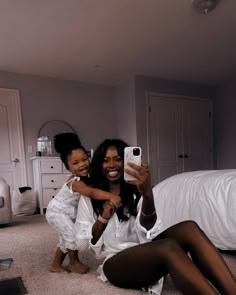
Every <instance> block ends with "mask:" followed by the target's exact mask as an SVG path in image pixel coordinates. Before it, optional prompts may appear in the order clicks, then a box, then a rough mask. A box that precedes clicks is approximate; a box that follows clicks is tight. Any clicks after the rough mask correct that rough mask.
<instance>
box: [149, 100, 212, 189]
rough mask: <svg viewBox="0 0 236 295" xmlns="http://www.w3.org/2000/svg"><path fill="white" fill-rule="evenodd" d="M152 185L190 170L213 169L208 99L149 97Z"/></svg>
mask: <svg viewBox="0 0 236 295" xmlns="http://www.w3.org/2000/svg"><path fill="white" fill-rule="evenodd" d="M148 103H149V122H148V126H149V128H148V144H149V162H150V166H151V175H152V184H153V185H155V184H157V183H158V182H160V181H162V180H164V179H166V178H168V177H170V176H172V175H175V174H179V173H182V172H186V171H194V170H206V169H212V150H211V143H212V142H211V141H212V136H211V132H212V131H211V116H210V114H211V104H210V101H208V100H201V99H182V98H169V97H159V96H155V95H152V96H149V97H148Z"/></svg>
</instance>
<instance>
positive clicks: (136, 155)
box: [124, 146, 142, 181]
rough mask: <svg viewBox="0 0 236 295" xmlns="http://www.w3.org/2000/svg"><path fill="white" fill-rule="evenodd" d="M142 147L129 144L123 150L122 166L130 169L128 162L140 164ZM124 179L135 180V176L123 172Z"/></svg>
mask: <svg viewBox="0 0 236 295" xmlns="http://www.w3.org/2000/svg"><path fill="white" fill-rule="evenodd" d="M141 157H142V149H141V148H140V147H134V146H129V147H126V148H125V150H124V168H126V169H129V170H132V168H131V167H130V166H129V165H128V162H132V163H134V164H136V165H138V166H141ZM124 179H125V181H132V180H136V178H135V177H134V176H132V175H129V174H128V173H126V172H124Z"/></svg>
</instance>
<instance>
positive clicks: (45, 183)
mask: <svg viewBox="0 0 236 295" xmlns="http://www.w3.org/2000/svg"><path fill="white" fill-rule="evenodd" d="M66 179H67V176H66V175H65V174H42V187H43V188H60V187H61V186H62V185H63V183H64V182H65V181H66Z"/></svg>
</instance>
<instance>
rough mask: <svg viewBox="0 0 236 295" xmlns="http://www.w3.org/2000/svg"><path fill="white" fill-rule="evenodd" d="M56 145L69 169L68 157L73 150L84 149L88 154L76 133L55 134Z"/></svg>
mask: <svg viewBox="0 0 236 295" xmlns="http://www.w3.org/2000/svg"><path fill="white" fill-rule="evenodd" d="M54 147H55V150H56V152H57V153H58V154H59V155H60V158H61V160H62V162H63V163H64V165H65V166H66V168H67V169H69V167H68V162H67V158H68V156H69V155H70V154H71V153H72V151H73V150H76V149H82V150H83V151H84V152H85V153H86V154H87V151H86V149H85V148H84V147H83V146H82V145H81V142H80V139H79V137H78V135H77V134H75V133H60V134H57V135H55V136H54Z"/></svg>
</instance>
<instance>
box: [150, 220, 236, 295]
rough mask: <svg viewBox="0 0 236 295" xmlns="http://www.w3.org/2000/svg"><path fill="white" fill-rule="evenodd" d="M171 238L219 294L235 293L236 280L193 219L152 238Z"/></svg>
mask: <svg viewBox="0 0 236 295" xmlns="http://www.w3.org/2000/svg"><path fill="white" fill-rule="evenodd" d="M163 238H164V239H166V238H168V239H173V240H175V241H176V242H177V243H178V244H179V245H180V247H181V248H182V249H184V250H185V251H186V252H189V253H190V255H191V257H192V259H193V261H194V263H195V264H196V265H197V267H198V268H199V270H200V271H201V272H202V274H203V275H204V276H205V277H206V278H208V279H209V280H210V281H211V282H212V284H213V285H214V286H215V287H216V288H217V289H218V290H219V292H220V293H221V294H236V280H235V278H234V277H233V275H232V273H231V272H230V270H229V268H228V266H227V265H226V263H225V261H224V259H223V258H222V256H221V254H220V252H219V251H218V250H217V249H216V247H215V246H214V245H213V244H212V243H211V241H210V240H209V239H208V238H207V236H206V235H205V234H204V232H203V231H202V230H201V229H200V228H199V226H198V225H197V224H196V223H195V222H193V221H184V222H181V223H178V224H176V225H174V226H172V227H170V228H169V229H167V230H165V231H164V232H163V233H161V234H160V235H159V236H157V237H156V238H155V239H154V240H160V239H163Z"/></svg>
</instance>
